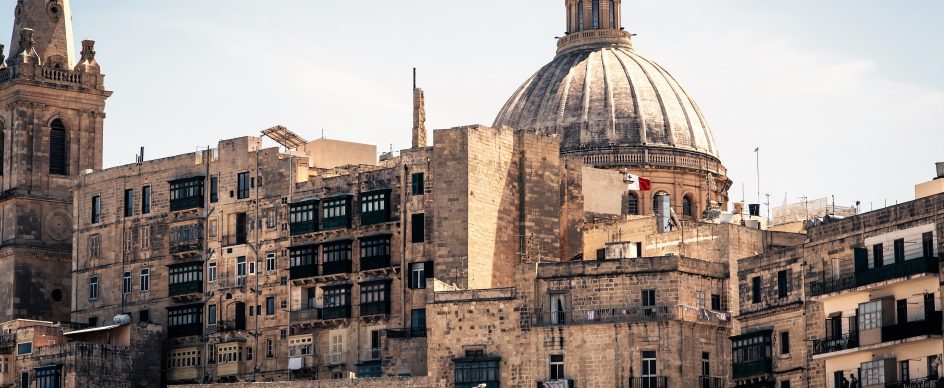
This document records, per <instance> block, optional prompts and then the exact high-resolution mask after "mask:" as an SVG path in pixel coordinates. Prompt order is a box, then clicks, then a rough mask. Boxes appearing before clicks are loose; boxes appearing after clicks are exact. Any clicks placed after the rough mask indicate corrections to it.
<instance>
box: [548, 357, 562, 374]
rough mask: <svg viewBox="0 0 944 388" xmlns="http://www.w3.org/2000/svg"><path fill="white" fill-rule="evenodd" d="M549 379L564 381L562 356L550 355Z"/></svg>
mask: <svg viewBox="0 0 944 388" xmlns="http://www.w3.org/2000/svg"><path fill="white" fill-rule="evenodd" d="M549 378H550V379H551V380H563V379H564V355H563V354H552V355H551V371H550V373H549Z"/></svg>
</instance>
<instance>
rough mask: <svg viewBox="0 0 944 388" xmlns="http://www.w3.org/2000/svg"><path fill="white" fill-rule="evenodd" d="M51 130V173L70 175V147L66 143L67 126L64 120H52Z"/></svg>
mask: <svg viewBox="0 0 944 388" xmlns="http://www.w3.org/2000/svg"><path fill="white" fill-rule="evenodd" d="M51 127H52V128H51V129H50V131H49V173H50V174H54V175H69V164H68V160H69V157H68V152H67V150H68V148H67V145H66V126H65V125H63V124H62V120H59V119H56V120H55V121H53V122H52V126H51Z"/></svg>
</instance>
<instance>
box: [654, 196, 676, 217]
mask: <svg viewBox="0 0 944 388" xmlns="http://www.w3.org/2000/svg"><path fill="white" fill-rule="evenodd" d="M662 197H665V200H666V201H668V202H669V208H672V197H671V196H669V194H668V193H666V192H664V191H660V192H658V193H656V194H655V195H653V196H652V212H653V213H657V212H658V211H659V209H661V208H660V207H659V198H662Z"/></svg>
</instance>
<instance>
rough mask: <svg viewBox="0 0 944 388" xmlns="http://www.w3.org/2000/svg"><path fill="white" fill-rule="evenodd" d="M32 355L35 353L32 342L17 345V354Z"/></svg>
mask: <svg viewBox="0 0 944 388" xmlns="http://www.w3.org/2000/svg"><path fill="white" fill-rule="evenodd" d="M31 353H33V343H32V342H24V343H21V344H16V354H18V355H21V354H31Z"/></svg>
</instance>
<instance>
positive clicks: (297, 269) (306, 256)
mask: <svg viewBox="0 0 944 388" xmlns="http://www.w3.org/2000/svg"><path fill="white" fill-rule="evenodd" d="M327 252H328V248H327V247H325V259H327V256H328V254H327ZM348 252H350V250H349V251H348ZM317 254H318V247H317V246H315V245H308V246H302V247H291V248H289V265H290V267H289V275H290V276H291V278H292V279H303V278H307V277H312V276H315V275H317V274H318V268H317V267H316V266H315V256H316V255H317Z"/></svg>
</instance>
